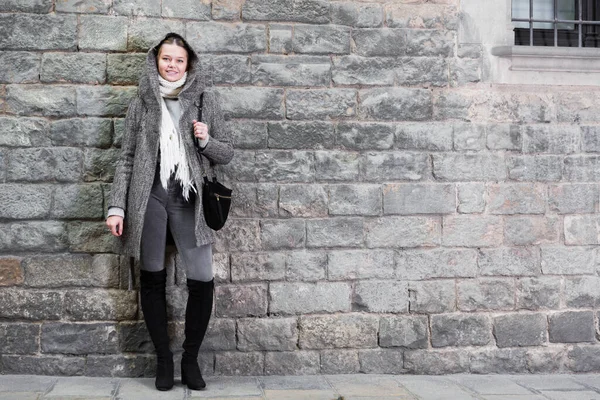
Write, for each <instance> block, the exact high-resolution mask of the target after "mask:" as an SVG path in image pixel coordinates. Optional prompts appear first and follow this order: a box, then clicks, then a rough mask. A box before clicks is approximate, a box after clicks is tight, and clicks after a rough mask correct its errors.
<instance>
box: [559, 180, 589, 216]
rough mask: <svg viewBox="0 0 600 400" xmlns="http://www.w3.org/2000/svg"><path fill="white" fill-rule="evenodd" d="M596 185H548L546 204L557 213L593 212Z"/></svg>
mask: <svg viewBox="0 0 600 400" xmlns="http://www.w3.org/2000/svg"><path fill="white" fill-rule="evenodd" d="M598 195H599V192H598V185H596V184H585V183H581V184H578V183H573V184H560V185H550V186H549V187H548V206H549V208H550V211H554V212H556V213H558V214H579V213H593V212H595V211H596V204H597V203H598Z"/></svg>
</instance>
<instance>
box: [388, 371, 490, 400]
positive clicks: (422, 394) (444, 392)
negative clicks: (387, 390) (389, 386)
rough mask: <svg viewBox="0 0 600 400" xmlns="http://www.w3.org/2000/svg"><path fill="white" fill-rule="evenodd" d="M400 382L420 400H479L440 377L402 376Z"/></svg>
mask: <svg viewBox="0 0 600 400" xmlns="http://www.w3.org/2000/svg"><path fill="white" fill-rule="evenodd" d="M398 381H399V382H400V383H401V384H402V385H403V386H404V387H405V388H406V389H408V390H409V391H410V392H411V393H412V394H414V395H416V396H417V398H418V399H420V400H479V399H478V398H477V397H475V396H474V395H473V394H471V393H469V392H467V390H466V389H465V388H462V387H460V386H458V385H457V384H456V383H454V382H450V381H448V380H446V379H443V378H440V377H428V376H423V377H420V376H419V377H412V376H401V377H399V378H398Z"/></svg>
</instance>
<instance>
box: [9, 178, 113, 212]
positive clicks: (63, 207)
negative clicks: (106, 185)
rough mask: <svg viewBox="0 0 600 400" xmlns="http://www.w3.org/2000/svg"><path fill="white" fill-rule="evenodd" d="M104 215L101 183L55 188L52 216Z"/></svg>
mask: <svg viewBox="0 0 600 400" xmlns="http://www.w3.org/2000/svg"><path fill="white" fill-rule="evenodd" d="M0 197H1V196H0ZM103 215H104V212H103V197H102V187H101V186H100V185H94V184H92V185H60V186H56V188H55V189H54V203H53V204H52V208H51V210H50V216H51V217H53V218H59V219H101V218H102V217H103Z"/></svg>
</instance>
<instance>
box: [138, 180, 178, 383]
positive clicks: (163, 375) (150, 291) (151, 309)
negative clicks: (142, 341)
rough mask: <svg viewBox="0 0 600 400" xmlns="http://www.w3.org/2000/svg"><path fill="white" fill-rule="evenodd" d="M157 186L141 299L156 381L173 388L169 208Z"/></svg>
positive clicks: (147, 227)
mask: <svg viewBox="0 0 600 400" xmlns="http://www.w3.org/2000/svg"><path fill="white" fill-rule="evenodd" d="M160 190H162V188H160V187H159V188H157V187H156V186H155V187H154V188H153V190H152V193H151V194H150V198H149V199H148V206H147V209H146V215H145V218H144V228H143V231H142V241H141V270H140V303H141V306H142V311H143V312H144V320H145V322H146V327H147V328H148V332H149V333H150V338H151V339H152V343H153V344H154V348H155V350H156V382H155V386H156V388H157V389H158V390H169V389H171V388H172V387H173V383H174V379H173V376H174V366H173V353H172V352H171V349H170V348H169V334H168V331H167V322H168V320H167V300H166V283H167V272H166V270H165V266H164V263H165V245H166V236H167V212H166V209H165V204H164V198H165V193H164V190H162V193H161V191H160Z"/></svg>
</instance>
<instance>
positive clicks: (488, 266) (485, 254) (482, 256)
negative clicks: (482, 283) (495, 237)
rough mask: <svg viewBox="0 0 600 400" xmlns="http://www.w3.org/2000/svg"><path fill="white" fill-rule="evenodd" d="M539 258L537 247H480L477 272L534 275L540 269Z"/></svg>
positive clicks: (491, 274)
mask: <svg viewBox="0 0 600 400" xmlns="http://www.w3.org/2000/svg"><path fill="white" fill-rule="evenodd" d="M540 260H541V257H540V252H539V250H538V249H537V248H529V247H517V248H499V249H481V250H480V252H479V259H478V264H479V273H480V275H483V276H536V275H540V272H541V271H542V269H541V268H540Z"/></svg>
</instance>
